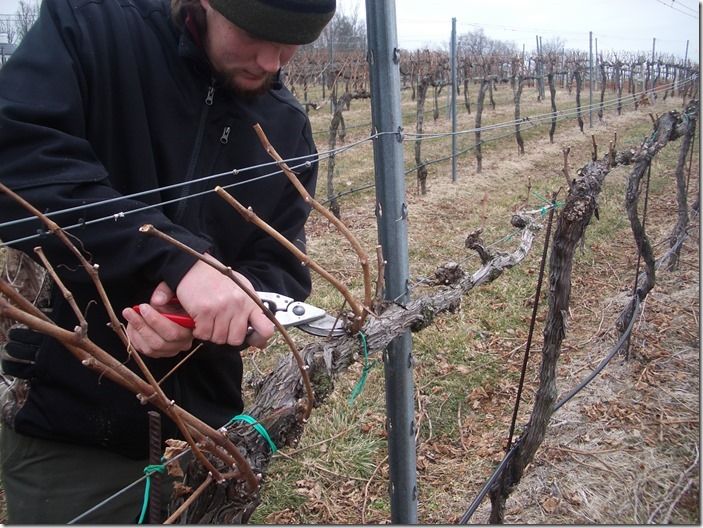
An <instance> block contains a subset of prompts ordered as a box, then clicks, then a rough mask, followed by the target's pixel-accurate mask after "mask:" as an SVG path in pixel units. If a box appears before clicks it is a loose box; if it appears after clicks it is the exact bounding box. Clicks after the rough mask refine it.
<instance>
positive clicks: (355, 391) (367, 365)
mask: <svg viewBox="0 0 703 528" xmlns="http://www.w3.org/2000/svg"><path fill="white" fill-rule="evenodd" d="M359 337H361V348H362V350H363V352H364V368H362V369H361V377H360V378H359V381H357V382H356V385H355V386H354V389H353V390H352V392H351V394H350V395H349V405H351V404H353V403H354V400H355V399H356V397H357V396H358V395H359V394H361V391H363V390H364V385H366V378H367V377H368V375H369V371H370V370H371V368H372V367H373V365H374V363H372V362H369V347H368V344H367V343H366V334H364V332H359Z"/></svg>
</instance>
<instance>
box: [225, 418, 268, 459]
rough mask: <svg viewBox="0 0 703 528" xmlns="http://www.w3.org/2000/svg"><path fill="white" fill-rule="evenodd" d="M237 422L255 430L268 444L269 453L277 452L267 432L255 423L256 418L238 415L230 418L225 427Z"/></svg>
mask: <svg viewBox="0 0 703 528" xmlns="http://www.w3.org/2000/svg"><path fill="white" fill-rule="evenodd" d="M237 421H239V422H246V423H248V424H249V425H251V426H252V427H253V428H254V429H255V430H256V432H257V433H259V434H260V435H261V436H263V437H264V440H266V443H268V445H269V447H270V448H271V453H275V452H276V451H278V448H277V447H276V444H275V443H274V442H273V440H271V437H270V436H269V433H268V431H267V430H266V428H265V427H264V426H263V425H261V424H260V423H259V422H257V421H256V418H254V417H253V416H249V415H248V414H238V415H237V416H235V417H234V418H232V419H231V420H230V421H229V422H228V423H227V425H230V424H232V423H234V422H237ZM225 427H226V426H225Z"/></svg>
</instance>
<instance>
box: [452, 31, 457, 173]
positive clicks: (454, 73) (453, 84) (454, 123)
mask: <svg viewBox="0 0 703 528" xmlns="http://www.w3.org/2000/svg"><path fill="white" fill-rule="evenodd" d="M451 63H452V99H451V113H452V181H453V182H456V18H452V44H451Z"/></svg>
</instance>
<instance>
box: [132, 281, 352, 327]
mask: <svg viewBox="0 0 703 528" xmlns="http://www.w3.org/2000/svg"><path fill="white" fill-rule="evenodd" d="M256 294H257V295H258V296H259V298H260V299H261V302H262V303H264V305H266V307H267V308H268V309H269V310H271V312H273V315H274V317H276V319H277V320H278V322H279V323H281V325H282V326H284V327H286V328H288V327H291V326H294V327H296V328H299V329H301V330H302V331H304V332H307V333H308V334H312V335H315V336H322V337H326V336H330V337H334V336H340V335H343V334H344V333H345V330H344V321H343V320H341V319H340V318H337V317H332V316H331V315H329V314H328V313H327V312H326V311H325V310H323V309H322V308H318V307H317V306H313V305H312V304H308V303H305V302H301V301H296V300H295V299H292V298H291V297H286V296H285V295H281V294H280V293H273V292H260V291H257V292H256ZM169 304H171V305H180V303H179V302H178V299H177V298H176V297H174V298H173V299H171V300H170V301H169ZM132 308H133V309H134V311H135V312H137V313H140V311H139V305H136V306H133V307H132ZM161 315H163V316H164V317H166V318H167V319H169V320H171V321H173V322H174V323H176V324H179V325H181V326H182V327H184V328H195V321H194V320H193V319H192V318H191V317H190V316H189V315H187V314H178V313H167V312H162V313H161ZM251 331H252V329H251V327H249V328H248V329H247V335H248V334H250V333H251Z"/></svg>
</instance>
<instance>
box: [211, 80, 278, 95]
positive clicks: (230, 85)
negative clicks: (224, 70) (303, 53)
mask: <svg viewBox="0 0 703 528" xmlns="http://www.w3.org/2000/svg"><path fill="white" fill-rule="evenodd" d="M219 78H220V81H221V82H222V84H223V85H224V86H225V87H226V88H227V89H228V90H229V91H230V92H231V93H233V94H234V95H235V96H237V97H240V98H242V99H246V100H251V99H255V98H256V97H258V96H260V95H263V94H265V93H266V92H268V91H269V90H270V89H271V85H273V82H274V80H275V79H276V75H275V74H268V75H266V78H265V79H264V81H263V82H262V83H261V85H259V87H257V88H253V89H252V88H243V87H241V86H239V85H238V84H237V81H236V78H233V77H230V76H227V75H222V74H220V75H219Z"/></svg>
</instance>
